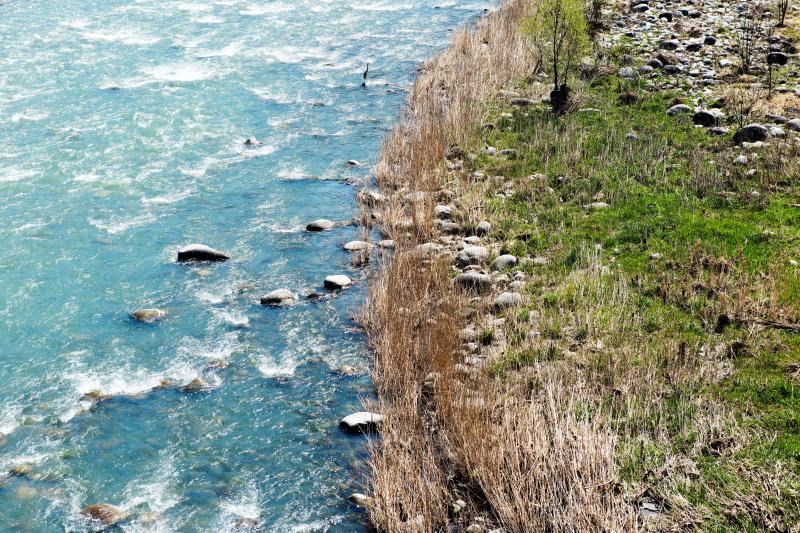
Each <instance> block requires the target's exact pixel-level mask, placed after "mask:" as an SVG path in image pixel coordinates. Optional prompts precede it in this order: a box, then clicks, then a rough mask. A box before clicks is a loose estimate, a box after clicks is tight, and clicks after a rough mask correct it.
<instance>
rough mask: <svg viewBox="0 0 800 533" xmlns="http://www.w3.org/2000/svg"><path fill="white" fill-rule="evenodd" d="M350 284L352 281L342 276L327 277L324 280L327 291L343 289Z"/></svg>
mask: <svg viewBox="0 0 800 533" xmlns="http://www.w3.org/2000/svg"><path fill="white" fill-rule="evenodd" d="M352 284H353V280H351V279H350V278H349V277H347V276H345V275H343V274H339V275H335V276H328V277H327V278H325V288H326V289H328V290H339V289H344V288H345V287H349V286H350V285H352Z"/></svg>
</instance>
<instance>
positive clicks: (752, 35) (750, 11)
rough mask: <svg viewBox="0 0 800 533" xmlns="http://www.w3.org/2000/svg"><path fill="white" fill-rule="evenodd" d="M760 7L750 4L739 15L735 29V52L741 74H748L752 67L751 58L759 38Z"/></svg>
mask: <svg viewBox="0 0 800 533" xmlns="http://www.w3.org/2000/svg"><path fill="white" fill-rule="evenodd" d="M761 15H762V11H761V6H760V5H758V4H756V3H752V4H749V5H747V6H745V8H744V9H743V10H742V11H741V13H740V14H739V25H738V27H737V29H736V51H737V53H738V55H739V67H740V69H741V71H742V73H743V74H749V73H750V71H751V69H752V67H753V57H754V55H755V51H756V48H757V47H758V43H759V39H760V38H761V34H762V28H761V20H762V17H761Z"/></svg>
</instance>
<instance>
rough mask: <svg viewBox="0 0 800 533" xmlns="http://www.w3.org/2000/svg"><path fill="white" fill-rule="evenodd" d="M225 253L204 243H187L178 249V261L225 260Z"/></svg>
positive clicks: (226, 257)
mask: <svg viewBox="0 0 800 533" xmlns="http://www.w3.org/2000/svg"><path fill="white" fill-rule="evenodd" d="M228 259H230V257H228V256H227V255H225V254H224V253H222V252H220V251H219V250H215V249H214V248H211V247H210V246H206V245H205V244H189V245H186V246H184V247H183V248H181V249H180V250H178V261H179V262H186V261H215V262H216V261H227V260H228Z"/></svg>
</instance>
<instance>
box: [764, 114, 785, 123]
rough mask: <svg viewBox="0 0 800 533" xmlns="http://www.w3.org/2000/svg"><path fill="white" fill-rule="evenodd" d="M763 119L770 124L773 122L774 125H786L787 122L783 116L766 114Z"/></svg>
mask: <svg viewBox="0 0 800 533" xmlns="http://www.w3.org/2000/svg"><path fill="white" fill-rule="evenodd" d="M764 118H766V119H767V120H769V121H770V122H774V123H775V124H786V123H787V122H789V119H788V118H786V117H784V116H783V115H771V114H767V115H764Z"/></svg>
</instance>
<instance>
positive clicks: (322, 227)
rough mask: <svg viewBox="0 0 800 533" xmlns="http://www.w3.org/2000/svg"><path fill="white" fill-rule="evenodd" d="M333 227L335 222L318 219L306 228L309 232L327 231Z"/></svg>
mask: <svg viewBox="0 0 800 533" xmlns="http://www.w3.org/2000/svg"><path fill="white" fill-rule="evenodd" d="M332 227H333V222H332V221H330V220H327V219H324V218H320V219H317V220H315V221H313V222H311V223H309V224H308V225H307V226H306V230H308V231H327V230H329V229H331V228H332Z"/></svg>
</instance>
